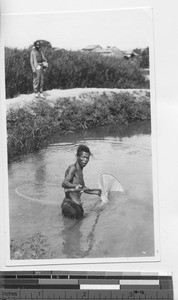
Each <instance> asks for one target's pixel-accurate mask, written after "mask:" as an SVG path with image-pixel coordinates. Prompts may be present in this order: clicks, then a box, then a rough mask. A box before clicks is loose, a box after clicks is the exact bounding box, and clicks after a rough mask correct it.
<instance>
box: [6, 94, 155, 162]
mask: <svg viewBox="0 0 178 300" xmlns="http://www.w3.org/2000/svg"><path fill="white" fill-rule="evenodd" d="M147 119H150V101H149V99H148V97H145V98H142V101H136V100H135V98H134V97H133V96H131V95H130V94H129V93H120V94H116V93H113V94H112V96H108V95H107V94H103V95H101V96H98V97H97V98H96V97H94V96H91V97H90V99H89V101H81V100H77V99H71V98H64V99H59V100H58V101H57V102H56V103H55V105H54V107H51V106H50V105H49V104H48V103H47V102H44V101H40V100H39V101H38V102H36V103H35V104H34V103H33V104H31V107H30V108H29V107H28V108H25V107H24V108H21V109H18V110H12V109H11V110H10V111H9V113H8V114H7V131H8V159H9V162H11V161H13V160H15V159H16V158H18V157H19V156H20V155H21V154H25V153H29V152H33V151H35V150H38V149H41V148H42V147H44V146H46V145H47V144H48V143H49V140H50V137H51V136H52V135H53V134H54V133H58V134H59V135H62V134H66V133H68V132H70V131H77V130H87V129H89V128H92V127H96V126H100V125H106V124H128V123H131V122H134V121H138V120H147Z"/></svg>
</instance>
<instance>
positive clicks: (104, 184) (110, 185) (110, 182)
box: [98, 174, 124, 203]
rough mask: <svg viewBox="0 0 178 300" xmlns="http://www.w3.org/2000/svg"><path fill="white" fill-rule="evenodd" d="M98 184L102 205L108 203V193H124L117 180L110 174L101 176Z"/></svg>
mask: <svg viewBox="0 0 178 300" xmlns="http://www.w3.org/2000/svg"><path fill="white" fill-rule="evenodd" d="M98 183H99V188H100V189H101V200H102V202H103V203H107V202H108V201H109V193H110V192H124V190H123V188H122V186H121V184H120V182H119V180H118V179H117V178H116V177H114V176H113V175H111V174H101V175H100V176H99V180H98Z"/></svg>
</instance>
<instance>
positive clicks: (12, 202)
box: [9, 122, 155, 258]
mask: <svg viewBox="0 0 178 300" xmlns="http://www.w3.org/2000/svg"><path fill="white" fill-rule="evenodd" d="M80 143H85V144H86V145H88V146H89V147H90V149H91V152H92V154H93V156H92V157H91V158H90V161H89V163H88V165H87V166H86V167H85V169H84V177H85V183H86V186H88V187H90V188H95V187H96V188H97V187H98V176H99V175H100V174H102V173H110V174H113V175H114V176H116V177H117V178H118V179H119V181H120V182H121V184H122V187H123V189H124V191H125V193H124V194H123V193H114V192H113V193H112V194H111V195H110V199H109V202H108V203H107V204H105V205H101V201H100V199H99V197H97V196H93V195H86V194H85V195H84V194H83V196H82V197H83V198H82V199H83V208H84V211H85V217H84V218H83V219H82V220H80V221H75V220H69V219H66V218H64V217H63V216H62V214H61V209H60V205H61V202H62V200H63V198H64V193H63V190H62V188H61V182H62V180H63V177H64V172H65V170H66V168H67V167H68V165H69V164H71V163H73V162H75V154H76V149H77V145H78V144H80ZM151 161H152V154H151V132H150V123H149V122H146V123H135V124H132V125H129V126H125V127H124V126H123V127H121V126H120V127H114V128H113V127H108V126H107V127H101V128H97V129H95V130H91V131H87V132H83V133H80V134H76V133H75V134H74V133H71V134H68V135H66V136H65V137H64V138H63V139H62V140H61V139H60V138H59V137H58V136H54V137H52V139H51V144H50V145H49V146H48V147H47V148H46V149H43V150H41V151H39V152H38V153H34V154H30V155H27V156H24V157H21V159H20V160H19V161H18V162H15V163H13V164H11V166H10V167H9V209H10V237H11V239H15V240H19V239H21V240H23V239H27V238H30V237H31V236H33V235H34V234H35V233H37V232H40V233H42V234H44V235H45V236H46V237H47V239H48V243H49V246H50V249H51V251H52V253H53V258H93V257H96V258H98V257H101V258H102V257H121V258H122V257H126V258H127V257H129V258H130V257H150V256H154V255H155V253H154V224H153V195H152V165H151V164H152V163H151Z"/></svg>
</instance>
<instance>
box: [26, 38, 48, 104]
mask: <svg viewBox="0 0 178 300" xmlns="http://www.w3.org/2000/svg"><path fill="white" fill-rule="evenodd" d="M30 64H31V68H32V71H33V90H34V93H35V98H38V96H40V98H42V99H45V97H44V95H43V83H44V72H45V69H46V68H47V67H48V63H47V60H46V58H45V56H44V54H43V52H42V51H41V43H40V41H36V42H34V47H33V49H32V51H31V55H30Z"/></svg>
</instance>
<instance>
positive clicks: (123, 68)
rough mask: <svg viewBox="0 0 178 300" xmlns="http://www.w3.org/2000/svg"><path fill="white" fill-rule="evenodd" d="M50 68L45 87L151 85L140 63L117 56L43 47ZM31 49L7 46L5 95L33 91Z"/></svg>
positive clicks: (137, 86)
mask: <svg viewBox="0 0 178 300" xmlns="http://www.w3.org/2000/svg"><path fill="white" fill-rule="evenodd" d="M44 50H45V51H44V53H45V56H46V58H47V60H48V63H49V68H48V70H47V71H46V74H45V84H44V86H45V89H46V90H51V89H72V88H90V87H96V88H119V89H121V88H124V89H126V88H131V89H133V88H140V89H141V88H149V81H148V80H146V79H145V77H144V74H143V71H142V69H141V68H140V67H139V65H138V64H137V63H133V62H131V61H129V60H124V59H120V58H117V57H104V56H102V55H100V54H97V53H84V52H82V51H67V50H64V49H59V50H54V49H53V48H52V47H48V48H47V49H44ZM30 52H31V49H30V48H29V49H22V50H21V49H14V48H8V47H7V48H5V81H6V98H14V97H16V96H18V95H19V94H28V93H32V92H33V86H32V70H31V66H30Z"/></svg>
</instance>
